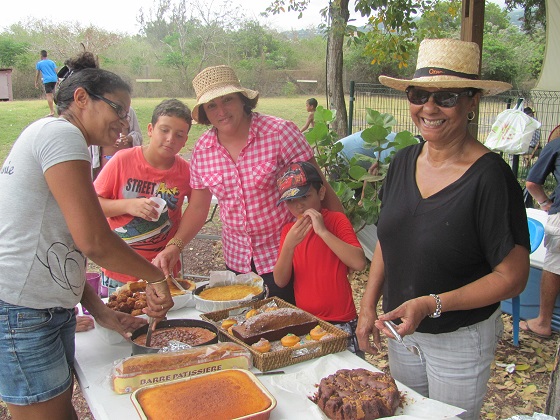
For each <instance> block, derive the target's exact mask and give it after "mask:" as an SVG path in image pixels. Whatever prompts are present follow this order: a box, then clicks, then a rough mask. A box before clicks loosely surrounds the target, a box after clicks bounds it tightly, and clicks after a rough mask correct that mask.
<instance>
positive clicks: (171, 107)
mask: <svg viewBox="0 0 560 420" xmlns="http://www.w3.org/2000/svg"><path fill="white" fill-rule="evenodd" d="M163 116H166V117H177V118H182V119H183V120H185V121H186V122H187V123H189V129H190V126H191V125H192V115H191V110H190V109H189V107H188V106H187V105H186V104H185V103H183V102H182V101H180V100H179V99H174V98H173V99H166V100H164V101H163V102H161V103H160V104H159V105H158V106H156V107H155V109H154V112H153V114H152V125H156V123H157V121H158V119H159V117H163Z"/></svg>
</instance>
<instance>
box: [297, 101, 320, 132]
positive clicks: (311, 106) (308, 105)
mask: <svg viewBox="0 0 560 420" xmlns="http://www.w3.org/2000/svg"><path fill="white" fill-rule="evenodd" d="M317 105H318V103H317V99H315V98H309V99H308V100H307V101H305V109H307V112H309V115H308V116H307V121H306V123H305V125H304V126H303V127H302V128H301V130H300V131H301V132H302V133H303V132H304V131H305V130H307V129H308V128H310V127H311V128H313V127H315V110H316V109H317Z"/></svg>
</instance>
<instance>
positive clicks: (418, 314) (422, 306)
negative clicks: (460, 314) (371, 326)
mask: <svg viewBox="0 0 560 420" xmlns="http://www.w3.org/2000/svg"><path fill="white" fill-rule="evenodd" d="M431 301H433V298H432V297H430V296H421V297H419V298H415V299H411V300H407V301H406V302H404V303H403V304H402V305H401V306H399V307H397V308H395V309H394V310H392V311H390V312H387V313H385V314H381V315H379V319H378V320H377V321H375V326H376V327H377V329H379V330H380V331H383V333H384V334H385V335H387V336H389V337H393V334H391V331H390V330H389V329H388V328H387V327H386V326H385V324H384V321H394V320H395V319H400V320H401V321H402V322H401V323H400V324H398V325H397V326H396V327H395V329H396V330H397V332H398V333H399V334H400V336H401V337H404V336H405V335H409V334H412V333H413V332H414V331H416V328H418V325H419V324H420V322H421V321H422V320H423V319H424V318H426V317H427V316H428V315H429V314H430V313H432V312H433V311H432V312H430V305H429V303H428V302H431ZM393 338H394V337H393Z"/></svg>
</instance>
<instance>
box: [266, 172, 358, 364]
mask: <svg viewBox="0 0 560 420" xmlns="http://www.w3.org/2000/svg"><path fill="white" fill-rule="evenodd" d="M277 183H278V191H279V192H280V200H279V202H278V204H279V205H280V204H281V203H282V202H285V203H286V205H287V206H288V209H289V210H290V213H292V215H293V216H294V217H295V218H296V219H297V220H296V221H295V222H290V223H287V224H286V225H284V227H283V228H282V235H281V239H280V251H279V255H278V260H277V262H276V265H275V267H274V281H275V283H276V284H277V285H278V286H279V287H284V286H285V285H286V284H288V282H289V281H290V278H291V277H292V275H293V278H294V294H295V299H296V305H297V306H298V307H299V308H301V309H303V310H305V311H307V312H309V313H311V314H313V315H315V316H317V317H318V318H320V319H322V320H324V321H328V322H330V323H332V324H335V325H336V326H337V327H339V328H341V329H342V330H344V331H346V332H348V333H350V334H351V339H350V340H351V341H350V343H349V346H348V349H349V350H350V351H352V352H353V353H356V354H358V355H360V356H362V357H363V353H362V352H361V351H360V350H359V348H358V343H357V340H356V334H355V330H356V323H357V314H356V307H355V305H354V300H353V298H352V288H351V286H350V282H349V281H348V272H349V270H353V271H360V270H363V269H364V268H365V267H366V258H365V255H364V251H363V249H362V247H361V245H360V242H359V241H358V238H357V237H356V233H355V232H354V229H353V227H352V224H351V223H350V220H348V218H347V217H346V215H345V214H344V213H340V212H333V211H330V210H328V209H324V208H322V206H321V200H323V198H324V197H325V186H324V185H323V183H322V181H321V176H320V175H319V172H318V171H317V169H316V168H315V167H314V166H313V165H311V164H309V163H308V162H297V163H292V164H291V165H289V166H288V167H287V169H286V170H285V171H283V173H282V175H281V176H280V178H279V179H278V181H277Z"/></svg>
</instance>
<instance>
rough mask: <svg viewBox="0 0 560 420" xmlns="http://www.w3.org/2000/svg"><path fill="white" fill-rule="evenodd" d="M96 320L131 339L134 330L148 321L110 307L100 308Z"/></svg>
mask: <svg viewBox="0 0 560 420" xmlns="http://www.w3.org/2000/svg"><path fill="white" fill-rule="evenodd" d="M95 320H96V321H97V323H98V324H99V325H101V326H102V327H105V328H109V329H111V330H115V331H116V332H118V333H119V334H120V335H122V336H123V337H124V338H126V339H127V340H130V337H131V335H132V332H133V331H134V330H136V329H138V328H140V327H141V326H143V325H146V324H147V323H148V321H146V319H144V318H140V317H136V316H132V315H130V314H125V313H124V312H118V311H114V310H112V309H110V308H108V307H105V309H102V310H100V311H99V313H98V315H97V316H96V317H95Z"/></svg>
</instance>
